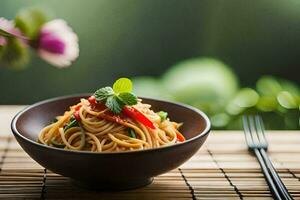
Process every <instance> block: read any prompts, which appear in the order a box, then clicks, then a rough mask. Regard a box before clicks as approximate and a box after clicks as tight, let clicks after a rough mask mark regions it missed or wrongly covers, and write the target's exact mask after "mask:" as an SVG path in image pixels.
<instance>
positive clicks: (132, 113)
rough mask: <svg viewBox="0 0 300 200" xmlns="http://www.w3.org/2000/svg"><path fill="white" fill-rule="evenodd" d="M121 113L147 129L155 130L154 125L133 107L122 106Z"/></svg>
mask: <svg viewBox="0 0 300 200" xmlns="http://www.w3.org/2000/svg"><path fill="white" fill-rule="evenodd" d="M123 113H124V114H125V115H127V116H128V117H130V118H132V119H134V120H136V121H138V122H140V123H141V124H143V125H145V126H146V127H148V128H151V129H155V126H154V124H153V123H152V122H151V121H150V120H149V119H148V118H147V117H146V116H145V115H144V114H143V113H141V112H140V111H139V110H138V109H136V108H134V107H129V106H124V108H123Z"/></svg>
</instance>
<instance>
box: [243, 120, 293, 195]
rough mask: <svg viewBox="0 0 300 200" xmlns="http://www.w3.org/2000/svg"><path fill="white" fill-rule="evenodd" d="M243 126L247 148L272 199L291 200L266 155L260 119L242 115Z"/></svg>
mask: <svg viewBox="0 0 300 200" xmlns="http://www.w3.org/2000/svg"><path fill="white" fill-rule="evenodd" d="M243 125H244V133H245V139H246V143H247V145H248V148H249V150H251V151H253V152H254V153H255V155H256V158H257V160H258V161H259V164H260V166H261V169H262V171H263V173H264V176H265V179H266V180H267V183H268V185H269V188H270V190H271V192H272V195H273V197H274V199H288V200H289V199H293V198H292V196H291V195H290V194H289V192H288V190H287V189H286V187H285V185H284V184H283V182H282V181H281V179H280V177H279V175H278V173H277V172H276V170H275V168H274V166H273V164H272V162H271V160H270V159H269V157H268V155H267V153H266V151H267V149H268V141H267V139H266V137H265V132H264V130H265V129H264V125H263V121H262V118H261V117H260V116H259V115H255V116H252V115H249V116H246V115H244V116H243Z"/></svg>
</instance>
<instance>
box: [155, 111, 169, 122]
mask: <svg viewBox="0 0 300 200" xmlns="http://www.w3.org/2000/svg"><path fill="white" fill-rule="evenodd" d="M156 114H158V115H159V117H160V120H161V121H164V120H166V119H167V117H168V113H167V112H164V111H159V112H157V113H156Z"/></svg>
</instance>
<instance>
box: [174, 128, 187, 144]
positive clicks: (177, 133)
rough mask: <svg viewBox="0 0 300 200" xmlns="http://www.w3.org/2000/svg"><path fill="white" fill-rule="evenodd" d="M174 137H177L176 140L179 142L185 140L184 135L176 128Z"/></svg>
mask: <svg viewBox="0 0 300 200" xmlns="http://www.w3.org/2000/svg"><path fill="white" fill-rule="evenodd" d="M176 137H177V139H178V141H180V142H184V141H185V137H184V136H183V135H182V134H181V133H180V132H179V131H177V130H176Z"/></svg>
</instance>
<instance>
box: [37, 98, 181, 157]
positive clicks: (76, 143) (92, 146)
mask: <svg viewBox="0 0 300 200" xmlns="http://www.w3.org/2000/svg"><path fill="white" fill-rule="evenodd" d="M96 103H97V104H96ZM96 103H92V101H91V100H90V99H89V100H87V99H81V102H80V103H78V104H77V105H74V106H71V107H70V110H69V111H66V112H65V113H64V114H63V115H62V116H58V117H56V119H57V121H56V122H54V123H52V124H50V125H48V126H46V127H44V128H43V129H42V130H41V132H40V134H39V138H38V141H39V142H40V143H42V144H45V145H49V146H54V147H58V148H64V149H69V150H81V151H90V152H120V151H135V150H142V149H151V148H158V147H162V146H167V145H172V144H175V143H178V142H182V140H180V138H179V137H178V134H180V133H179V131H178V128H179V127H180V125H181V124H179V123H176V122H172V121H170V119H169V118H166V119H163V118H161V117H160V115H159V114H157V113H155V112H154V111H153V110H151V109H150V108H151V106H150V105H149V104H143V103H142V102H141V100H139V101H138V103H137V104H135V105H132V106H131V107H129V106H128V107H126V109H127V110H124V109H125V108H123V112H121V113H120V114H115V113H113V112H111V110H109V109H108V108H107V107H106V106H105V105H106V104H103V103H101V102H96ZM181 136H182V135H181Z"/></svg>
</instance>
